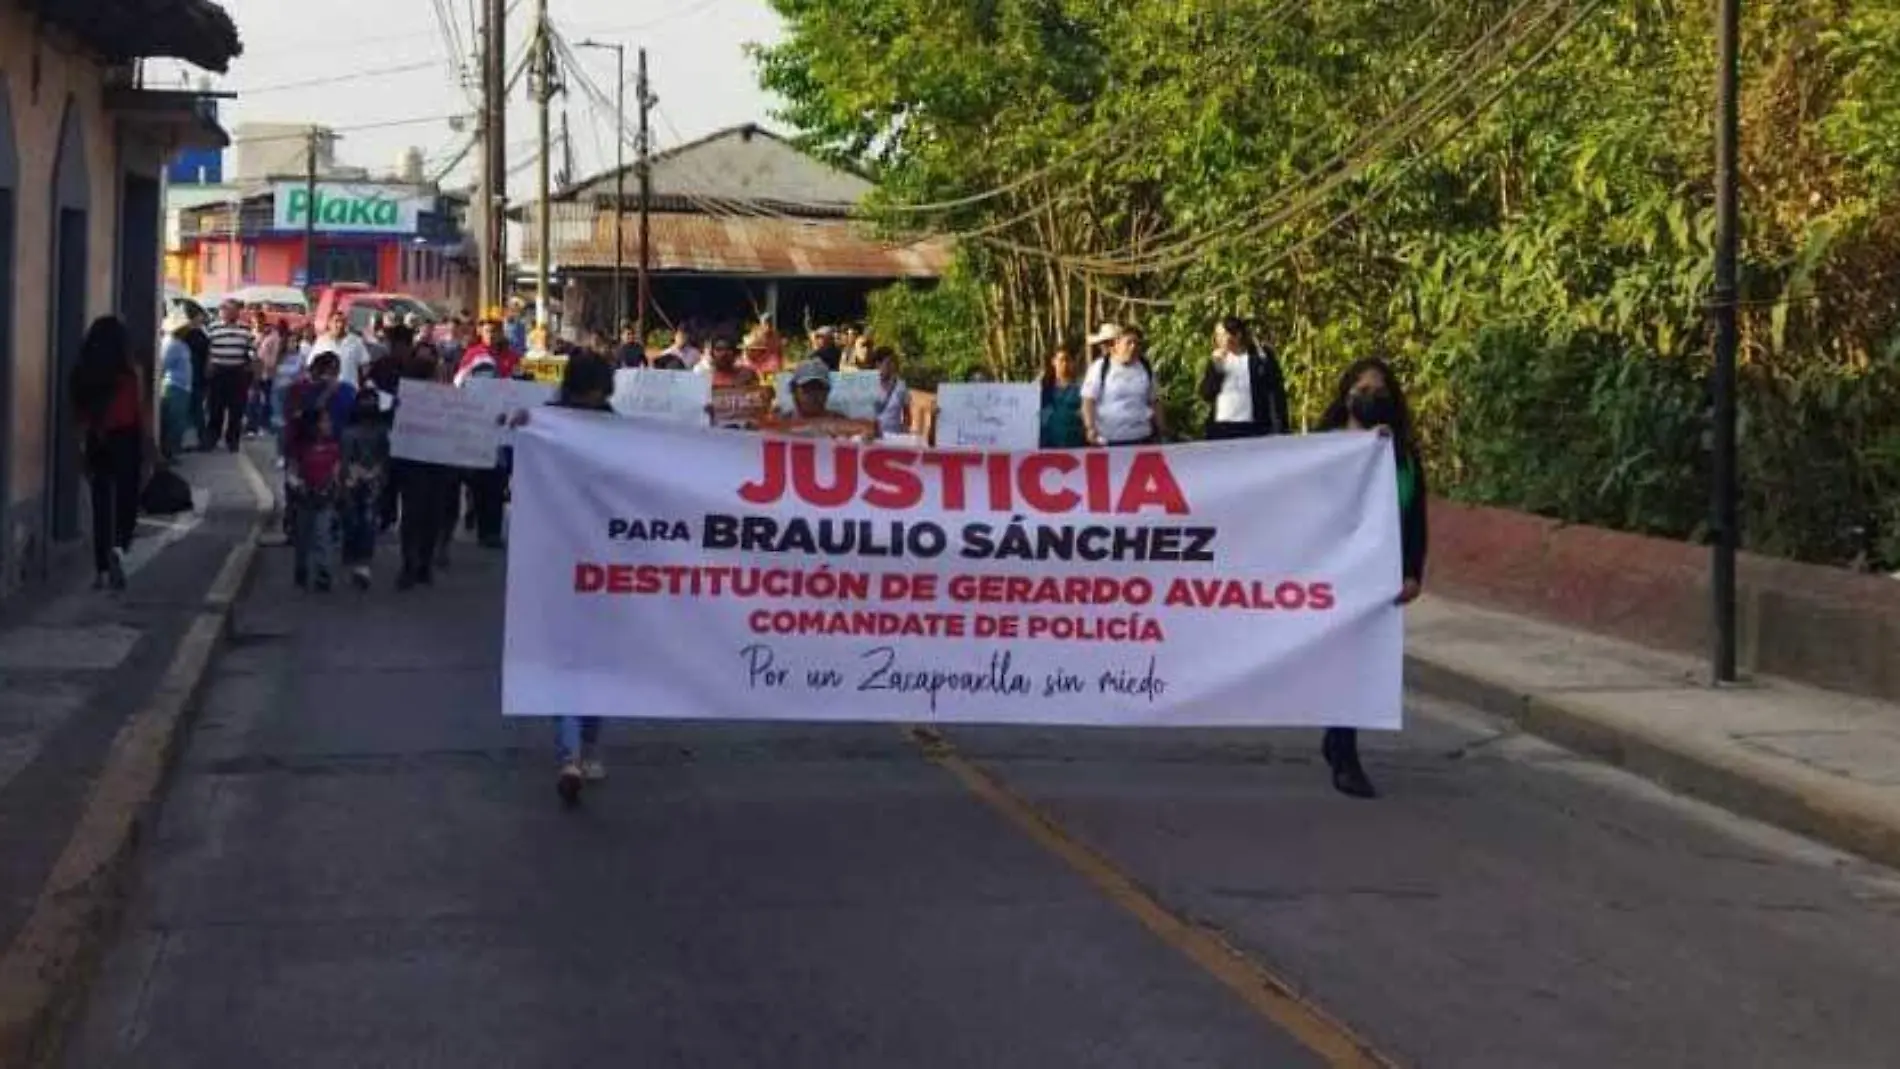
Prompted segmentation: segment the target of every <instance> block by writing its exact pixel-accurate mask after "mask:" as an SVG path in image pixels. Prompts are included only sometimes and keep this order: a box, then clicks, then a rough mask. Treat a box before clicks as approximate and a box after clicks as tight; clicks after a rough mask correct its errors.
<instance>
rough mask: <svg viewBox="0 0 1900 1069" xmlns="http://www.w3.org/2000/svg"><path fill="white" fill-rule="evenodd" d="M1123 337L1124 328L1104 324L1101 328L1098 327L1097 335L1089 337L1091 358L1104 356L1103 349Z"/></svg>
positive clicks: (1096, 329)
mask: <svg viewBox="0 0 1900 1069" xmlns="http://www.w3.org/2000/svg"><path fill="white" fill-rule="evenodd" d="M1121 336H1122V328H1121V327H1120V326H1117V325H1116V324H1114V323H1103V324H1102V325H1101V326H1099V327H1096V328H1095V333H1093V334H1091V335H1089V338H1088V344H1089V357H1090V358H1091V359H1093V358H1094V357H1097V356H1101V355H1103V350H1102V348H1101V347H1102V346H1104V345H1109V344H1111V343H1113V342H1114V341H1115V340H1116V339H1117V338H1120V337H1121Z"/></svg>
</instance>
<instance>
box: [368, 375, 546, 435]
mask: <svg viewBox="0 0 1900 1069" xmlns="http://www.w3.org/2000/svg"><path fill="white" fill-rule="evenodd" d="M407 388H408V387H406V386H405V387H404V389H407ZM462 389H463V390H464V391H465V392H467V393H470V394H473V395H475V396H476V397H478V398H480V399H481V402H482V404H483V405H485V406H487V408H488V409H489V410H490V411H491V412H492V413H493V416H494V418H492V419H491V420H490V421H489V422H490V423H493V424H495V425H496V426H497V427H498V428H499V431H498V435H497V439H496V444H497V445H507V444H508V443H509V442H510V441H511V440H512V439H513V437H514V432H513V431H511V430H508V429H507V417H508V416H509V415H510V414H512V413H515V412H519V411H522V410H523V409H529V408H539V407H541V406H542V405H545V404H547V403H548V402H549V401H552V400H554V395H555V393H556V392H557V391H556V389H555V387H553V386H549V385H548V384H547V383H544V382H525V381H523V380H521V379H470V380H468V385H466V386H464V387H462Z"/></svg>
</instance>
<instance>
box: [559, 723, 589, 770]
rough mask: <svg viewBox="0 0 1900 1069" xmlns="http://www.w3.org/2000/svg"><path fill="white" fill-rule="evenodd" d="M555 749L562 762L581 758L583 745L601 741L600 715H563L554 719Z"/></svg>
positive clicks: (565, 762) (566, 762) (567, 762)
mask: <svg viewBox="0 0 1900 1069" xmlns="http://www.w3.org/2000/svg"><path fill="white" fill-rule="evenodd" d="M554 738H555V750H556V751H557V752H558V754H559V755H560V759H561V763H562V764H564V765H565V764H569V763H571V762H574V761H578V760H580V759H581V746H582V745H587V746H592V745H593V744H594V743H596V742H598V741H600V717H597V716H562V717H556V718H555V721H554Z"/></svg>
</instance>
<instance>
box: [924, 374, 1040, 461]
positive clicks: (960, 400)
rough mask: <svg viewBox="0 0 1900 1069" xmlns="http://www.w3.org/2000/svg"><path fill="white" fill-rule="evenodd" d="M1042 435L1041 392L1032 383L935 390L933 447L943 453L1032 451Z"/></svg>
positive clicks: (949, 386)
mask: <svg viewBox="0 0 1900 1069" xmlns="http://www.w3.org/2000/svg"><path fill="white" fill-rule="evenodd" d="M1041 434H1042V391H1041V388H1040V387H1038V386H1037V385H1036V384H1035V383H1033V382H959V383H945V384H943V385H942V386H940V387H938V388H937V445H938V446H940V447H942V448H946V449H957V448H972V449H1034V448H1036V446H1037V445H1038V444H1039V442H1040V440H1041Z"/></svg>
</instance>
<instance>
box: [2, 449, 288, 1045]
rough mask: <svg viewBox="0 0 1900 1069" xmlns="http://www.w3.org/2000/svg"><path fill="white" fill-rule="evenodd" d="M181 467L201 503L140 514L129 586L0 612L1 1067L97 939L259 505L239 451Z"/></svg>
mask: <svg viewBox="0 0 1900 1069" xmlns="http://www.w3.org/2000/svg"><path fill="white" fill-rule="evenodd" d="M177 470H178V471H179V473H180V474H182V475H183V476H184V477H185V478H186V479H187V480H188V481H190V482H191V483H192V485H193V488H194V491H195V493H194V497H195V499H196V502H197V506H198V507H197V509H196V510H195V511H194V512H192V513H191V514H189V515H186V516H180V517H173V518H169V519H165V520H156V519H141V521H140V524H139V532H138V536H137V538H136V540H135V542H134V544H133V549H132V552H131V553H130V554H129V555H128V557H127V560H126V572H127V579H128V589H127V590H126V591H125V592H123V593H116V594H115V593H110V592H105V591H96V590H94V589H92V575H91V570H90V568H89V567H81V568H79V569H77V570H76V572H75V573H73V574H65V575H60V576H57V577H55V578H54V579H52V580H50V581H48V582H47V583H45V584H44V585H43V586H41V587H40V588H39V589H35V590H29V591H26V592H24V593H22V594H20V595H18V596H16V597H14V598H12V599H10V600H9V601H8V602H7V603H6V604H5V605H4V606H0V948H4V955H0V1065H28V1064H32V1059H33V1058H34V1057H35V1056H36V1054H35V1050H36V1048H37V1047H38V1045H39V1044H40V1043H41V1042H42V1041H43V1039H44V1036H45V1034H46V1033H47V1032H48V1031H50V1030H51V1029H50V1027H49V1026H52V1025H56V1024H57V1022H58V1019H59V1016H60V1014H61V1013H62V1012H63V1011H64V1009H65V1001H66V1000H67V999H68V998H69V997H70V995H71V994H72V990H73V988H74V986H75V983H76V981H77V980H78V979H80V978H82V977H83V975H84V973H85V971H86V969H87V966H88V963H89V961H90V960H91V956H92V954H93V952H94V949H95V945H96V942H97V940H98V939H100V938H102V937H103V936H104V935H105V934H107V929H108V928H109V925H108V924H107V923H106V922H107V921H109V919H110V917H111V914H112V912H113V910H114V909H115V907H116V903H117V899H118V894H119V891H120V884H121V883H122V877H123V874H124V870H125V864H124V863H125V861H126V860H127V859H128V858H129V857H130V855H131V853H132V849H131V848H132V847H133V846H134V845H136V841H137V838H138V834H139V829H140V827H141V826H142V824H143V822H144V820H145V819H146V817H147V816H148V808H147V804H146V803H148V802H149V801H150V799H151V796H152V793H153V791H155V790H156V788H157V785H158V780H159V778H160V777H161V775H162V773H163V770H164V767H165V764H166V761H167V759H168V757H169V754H170V749H171V743H172V741H173V739H174V738H175V736H176V733H177V729H178V727H179V725H180V724H181V723H182V720H183V712H184V709H185V706H186V705H187V703H188V701H189V698H190V696H191V692H192V691H193V690H194V689H195V688H196V686H197V682H198V677H199V676H200V675H202V673H203V670H204V667H205V665H206V664H207V663H208V661H209V659H210V656H211V652H212V649H213V647H214V646H215V645H216V643H217V641H218V640H219V638H220V637H221V635H222V633H223V630H224V624H225V621H226V618H227V617H228V614H229V612H230V611H231V602H232V600H233V598H234V596H235V594H236V592H237V587H238V584H239V582H241V580H242V576H243V571H244V570H245V566H247V565H248V562H249V553H250V547H251V546H252V545H253V544H254V542H255V527H254V523H255V521H256V519H257V517H258V516H259V514H260V509H262V508H267V507H268V490H267V489H266V488H265V486H264V484H263V483H262V482H261V481H260V480H259V479H258V478H257V476H256V474H255V472H254V471H253V470H252V469H251V468H250V466H249V464H248V463H247V462H245V461H243V460H241V459H240V458H239V457H237V456H233V455H230V454H225V453H216V454H190V455H188V456H186V457H184V458H183V459H182V460H181V462H180V463H179V465H178V469H177ZM77 556H79V557H80V559H81V560H82V561H83V562H84V563H85V564H88V565H89V563H90V556H89V555H77Z"/></svg>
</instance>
